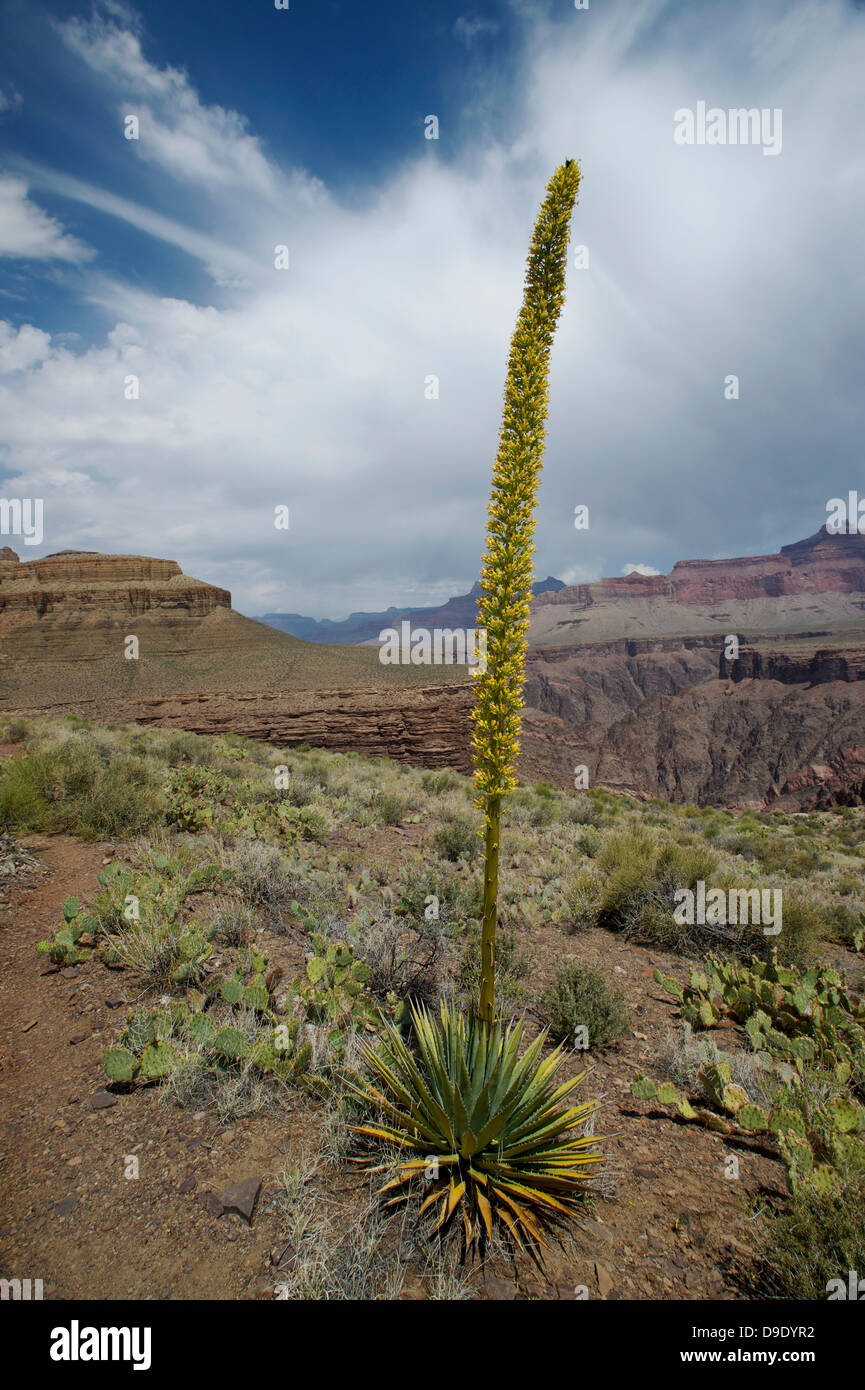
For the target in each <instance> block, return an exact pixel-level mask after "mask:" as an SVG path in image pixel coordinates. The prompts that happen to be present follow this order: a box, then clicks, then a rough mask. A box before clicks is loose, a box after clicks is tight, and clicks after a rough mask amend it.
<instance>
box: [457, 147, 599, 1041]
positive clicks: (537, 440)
mask: <svg viewBox="0 0 865 1390" xmlns="http://www.w3.org/2000/svg"><path fill="white" fill-rule="evenodd" d="M579 186H580V166H579V164H578V163H577V162H576V161H574V160H570V159H569V160H567V161H566V163H565V164H563V165H562V166H561V167H560V168H559V169H557V170H556V172H555V173H554V174H553V177H552V178H551V179H550V182H549V185H548V186H547V192H546V197H545V198H544V201H543V204H542V205H541V210H540V213H539V214H538V220H537V222H536V223H535V230H534V234H533V236H532V242H531V246H530V247H529V256H528V261H527V263H526V279H525V293H524V296H523V306H522V309H521V310H520V315H519V318H518V319H517V326H516V328H515V330H514V336H513V339H512V340H511V352H510V357H509V359H508V374H507V380H506V383H505V395H504V401H505V405H504V414H503V418H502V428H501V433H500V435H499V448H498V454H497V456H496V461H495V465H494V467H493V482H492V492H491V495H490V506H489V513H488V517H489V520H488V524H487V548H486V552H485V554H484V558H483V568H482V571H481V597H480V599H479V600H478V616H479V621H480V624H481V626H482V627H484V628H485V629H486V644H487V645H486V665H485V667H484V668H481V669H479V670H478V671H477V672H476V675H475V679H476V682H477V686H476V692H477V698H476V701H475V707H474V709H473V711H472V722H473V725H474V728H473V732H472V757H473V762H474V767H475V784H476V786H477V789H478V805H479V807H480V808H481V809H482V810H483V812H484V817H485V838H486V857H485V862H484V915H483V924H482V927H481V985H480V997H479V1000H478V1014H479V1017H480V1019H481V1021H482V1022H483V1023H484V1024H486V1025H487V1026H488V1027H491V1026H492V1024H493V1020H494V1007H495V958H496V949H495V948H496V917H497V902H498V877H499V831H500V825H501V808H502V797H503V796H504V795H505V794H506V793H507V792H509V791H512V790H513V788H514V787H515V786H516V777H515V775H514V765H515V761H516V755H517V753H518V752H519V747H520V711H521V710H522V707H523V679H524V674H525V657H526V648H527V646H528V642H527V638H526V634H527V632H528V627H529V604H530V602H531V586H532V579H533V577H534V560H533V556H534V552H535V547H534V541H533V537H534V531H535V517H534V510H535V502H536V500H537V492H538V477H539V474H540V471H541V467H542V461H543V454H544V441H545V433H546V431H545V422H546V418H547V402H548V379H549V364H550V348H551V347H552V342H553V334H554V333H555V328H556V322H557V320H558V317H559V313H560V312H561V308H562V304H563V303H564V299H565V268H566V265H567V254H568V235H569V230H570V222H571V215H572V213H573V210H574V204H575V202H576V198H577V191H578V189H579Z"/></svg>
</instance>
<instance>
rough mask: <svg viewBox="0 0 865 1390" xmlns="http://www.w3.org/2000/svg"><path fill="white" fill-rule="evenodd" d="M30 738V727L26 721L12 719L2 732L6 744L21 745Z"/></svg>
mask: <svg viewBox="0 0 865 1390" xmlns="http://www.w3.org/2000/svg"><path fill="white" fill-rule="evenodd" d="M29 737H30V725H29V724H28V723H27V720H26V719H13V720H12V722H11V723H9V724H7V725H6V728H5V729H4V730H3V738H4V739H5V741H6V742H7V743H23V742H24V740H25V739H27V738H29Z"/></svg>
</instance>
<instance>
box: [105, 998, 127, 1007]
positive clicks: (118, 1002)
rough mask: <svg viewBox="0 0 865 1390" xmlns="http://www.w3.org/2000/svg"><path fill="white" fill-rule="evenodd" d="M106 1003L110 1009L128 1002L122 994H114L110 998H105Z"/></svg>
mask: <svg viewBox="0 0 865 1390" xmlns="http://www.w3.org/2000/svg"><path fill="white" fill-rule="evenodd" d="M105 1003H106V1005H107V1006H108V1008H109V1009H119V1008H120V1006H121V1004H125V1003H126V1000H125V999H124V998H123V995H122V994H112V995H111V997H110V999H106V1000H105Z"/></svg>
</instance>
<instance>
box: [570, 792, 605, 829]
mask: <svg viewBox="0 0 865 1390" xmlns="http://www.w3.org/2000/svg"><path fill="white" fill-rule="evenodd" d="M567 818H568V820H570V821H572V822H573V824H574V825H593V826H595V827H596V828H597V827H598V826H600V825H601V824H603V819H604V818H603V815H602V813H601V811H600V810H599V809H598V808H597V807H596V806H595V805H594V804H593V803H592V802H591V801H590V800H589V799H588V797H587V796H586V795H583V796H576V797H575V798H574V800H573V801H572V802H571V804H570V806H569V807H568V811H567Z"/></svg>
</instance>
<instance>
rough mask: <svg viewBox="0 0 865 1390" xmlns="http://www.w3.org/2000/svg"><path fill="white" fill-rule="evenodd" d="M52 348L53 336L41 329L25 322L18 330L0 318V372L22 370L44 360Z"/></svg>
mask: <svg viewBox="0 0 865 1390" xmlns="http://www.w3.org/2000/svg"><path fill="white" fill-rule="evenodd" d="M50 348H51V337H50V335H49V334H48V333H43V332H42V331H41V329H39V328H34V327H33V325H32V324H29V323H25V324H22V325H21V327H20V328H19V329H18V330H17V331H16V330H15V329H14V328H13V327H12V325H11V324H9V323H4V322H3V321H2V320H0V372H17V371H22V370H23V369H24V368H25V367H33V366H35V365H36V363H38V362H44V360H45V358H46V357H47V356H48V353H49V351H50Z"/></svg>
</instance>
